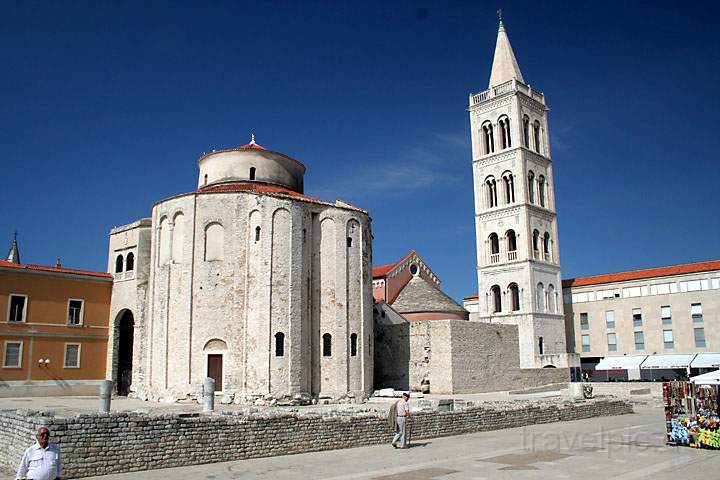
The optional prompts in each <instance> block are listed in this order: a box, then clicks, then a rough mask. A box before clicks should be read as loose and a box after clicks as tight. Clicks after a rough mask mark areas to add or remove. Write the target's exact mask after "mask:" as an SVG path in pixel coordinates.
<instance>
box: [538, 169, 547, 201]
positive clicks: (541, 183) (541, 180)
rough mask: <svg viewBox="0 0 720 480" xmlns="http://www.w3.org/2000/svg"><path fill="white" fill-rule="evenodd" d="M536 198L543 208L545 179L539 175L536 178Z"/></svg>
mask: <svg viewBox="0 0 720 480" xmlns="http://www.w3.org/2000/svg"><path fill="white" fill-rule="evenodd" d="M538 197H539V198H540V206H541V207H544V206H545V177H544V176H543V175H540V176H539V177H538Z"/></svg>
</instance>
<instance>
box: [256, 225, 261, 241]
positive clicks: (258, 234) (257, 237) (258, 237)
mask: <svg viewBox="0 0 720 480" xmlns="http://www.w3.org/2000/svg"><path fill="white" fill-rule="evenodd" d="M255 241H256V242H259V241H260V227H255Z"/></svg>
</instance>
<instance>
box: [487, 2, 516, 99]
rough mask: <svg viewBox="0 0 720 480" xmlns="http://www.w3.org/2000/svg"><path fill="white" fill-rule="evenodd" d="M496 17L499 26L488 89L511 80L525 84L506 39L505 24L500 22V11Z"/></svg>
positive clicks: (508, 39) (508, 38)
mask: <svg viewBox="0 0 720 480" xmlns="http://www.w3.org/2000/svg"><path fill="white" fill-rule="evenodd" d="M498 16H499V17H500V26H499V27H498V35H497V42H496V43H495V57H494V58H493V64H492V70H491V72H490V84H489V85H488V88H492V87H496V86H498V85H500V84H502V83H505V82H509V81H510V80H512V79H515V80H519V81H521V82H523V83H525V81H524V80H523V76H522V73H521V72H520V67H519V66H518V63H517V60H516V59H515V54H514V53H513V49H512V45H510V37H508V34H507V32H506V31H505V24H504V23H503V21H502V10H498Z"/></svg>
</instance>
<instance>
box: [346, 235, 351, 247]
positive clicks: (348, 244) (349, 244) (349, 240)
mask: <svg viewBox="0 0 720 480" xmlns="http://www.w3.org/2000/svg"><path fill="white" fill-rule="evenodd" d="M350 247H352V238H351V237H347V248H350Z"/></svg>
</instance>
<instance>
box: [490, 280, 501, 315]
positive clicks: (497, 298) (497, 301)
mask: <svg viewBox="0 0 720 480" xmlns="http://www.w3.org/2000/svg"><path fill="white" fill-rule="evenodd" d="M501 295H502V293H501V292H500V286H498V285H493V286H492V287H491V288H490V296H491V297H492V311H493V313H500V312H502V298H501Z"/></svg>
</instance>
